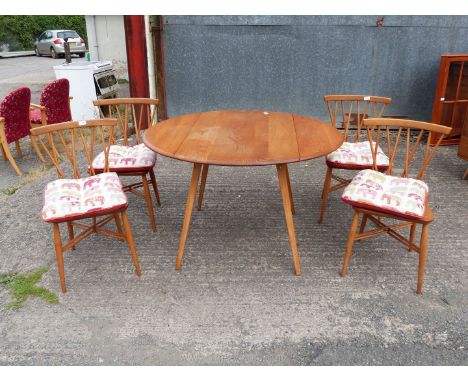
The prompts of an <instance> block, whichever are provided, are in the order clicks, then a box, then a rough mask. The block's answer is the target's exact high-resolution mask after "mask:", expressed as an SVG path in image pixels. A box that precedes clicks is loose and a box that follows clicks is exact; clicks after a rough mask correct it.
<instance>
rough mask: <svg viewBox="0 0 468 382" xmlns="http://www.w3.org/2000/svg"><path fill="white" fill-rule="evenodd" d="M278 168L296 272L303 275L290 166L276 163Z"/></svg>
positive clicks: (297, 274)
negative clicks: (289, 174) (297, 238)
mask: <svg viewBox="0 0 468 382" xmlns="http://www.w3.org/2000/svg"><path fill="white" fill-rule="evenodd" d="M276 169H277V171H278V180H279V186H280V191H281V197H282V199H283V209H284V216H285V219H286V225H287V227H288V234H289V241H290V243H291V250H292V255H293V263H294V272H295V273H296V276H300V275H301V263H300V261H299V253H298V251H297V244H296V234H295V232H294V221H293V216H292V209H291V195H290V192H289V186H288V183H289V182H288V168H287V165H285V164H278V165H276Z"/></svg>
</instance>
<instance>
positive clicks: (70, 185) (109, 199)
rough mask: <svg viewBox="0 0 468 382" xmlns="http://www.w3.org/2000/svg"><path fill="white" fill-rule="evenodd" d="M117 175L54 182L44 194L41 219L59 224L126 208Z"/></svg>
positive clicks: (108, 174) (50, 183) (110, 173)
mask: <svg viewBox="0 0 468 382" xmlns="http://www.w3.org/2000/svg"><path fill="white" fill-rule="evenodd" d="M127 203H128V201H127V196H126V195H125V193H124V192H123V191H122V184H121V183H120V180H119V176H118V175H117V174H116V173H113V172H106V173H103V174H99V175H94V176H90V177H87V178H81V179H57V180H54V181H52V182H49V183H48V184H47V186H46V188H45V191H44V206H43V208H42V212H41V215H42V220H44V221H45V222H48V223H60V222H64V221H69V220H76V219H84V218H88V217H92V216H99V215H105V214H109V213H112V212H116V211H119V210H121V209H122V208H125V207H126V206H127Z"/></svg>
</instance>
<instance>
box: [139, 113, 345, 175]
mask: <svg viewBox="0 0 468 382" xmlns="http://www.w3.org/2000/svg"><path fill="white" fill-rule="evenodd" d="M343 139H344V137H343V135H342V134H340V133H339V132H338V130H337V129H335V128H334V127H332V126H331V125H329V124H327V123H325V122H323V121H320V120H317V119H312V118H309V117H305V116H301V115H295V114H290V113H283V112H269V111H259V110H221V111H210V112H204V113H195V114H188V115H182V116H178V117H174V118H171V119H168V120H166V121H163V122H160V123H157V124H155V125H154V126H152V127H151V128H150V129H148V131H147V132H146V134H145V136H144V138H143V141H144V142H145V144H146V145H147V146H148V147H149V148H150V149H152V150H153V151H156V152H157V153H159V154H161V155H164V156H168V157H171V158H175V159H179V160H183V161H187V162H192V163H202V164H214V165H225V166H263V165H273V164H281V163H292V162H299V161H303V160H308V159H312V158H317V157H320V156H323V155H325V154H328V153H329V152H332V151H334V150H336V149H337V148H338V147H339V146H340V145H341V144H342V142H343Z"/></svg>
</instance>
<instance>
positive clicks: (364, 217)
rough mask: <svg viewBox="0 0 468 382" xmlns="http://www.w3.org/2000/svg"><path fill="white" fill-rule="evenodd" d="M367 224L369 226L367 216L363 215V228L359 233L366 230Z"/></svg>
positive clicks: (360, 228)
mask: <svg viewBox="0 0 468 382" xmlns="http://www.w3.org/2000/svg"><path fill="white" fill-rule="evenodd" d="M366 224H367V215H366V214H362V220H361V227H359V233H363V232H364V230H365V229H366Z"/></svg>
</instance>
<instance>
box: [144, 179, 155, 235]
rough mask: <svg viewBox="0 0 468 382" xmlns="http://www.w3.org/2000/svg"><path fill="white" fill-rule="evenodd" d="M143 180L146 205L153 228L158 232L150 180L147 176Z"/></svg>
mask: <svg viewBox="0 0 468 382" xmlns="http://www.w3.org/2000/svg"><path fill="white" fill-rule="evenodd" d="M141 179H142V181H143V188H144V190H145V199H146V205H147V207H148V213H149V215H150V220H151V227H152V228H153V231H154V232H156V220H155V218H154V209H153V202H152V201H151V192H150V189H149V186H148V180H147V179H146V175H142V177H141Z"/></svg>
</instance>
